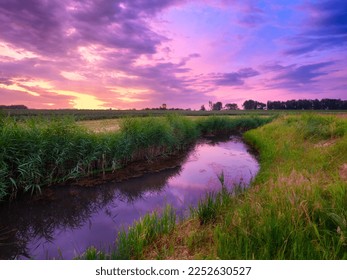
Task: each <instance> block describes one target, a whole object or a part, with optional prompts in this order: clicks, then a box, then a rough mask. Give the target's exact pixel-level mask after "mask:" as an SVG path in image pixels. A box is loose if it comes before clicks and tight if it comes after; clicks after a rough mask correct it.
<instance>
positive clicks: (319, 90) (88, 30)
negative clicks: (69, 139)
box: [0, 0, 347, 109]
mask: <svg viewBox="0 0 347 280" xmlns="http://www.w3.org/2000/svg"><path fill="white" fill-rule="evenodd" d="M274 2H278V3H280V4H278V3H276V4H275V3H274ZM346 65H347V1H346V0H329V1H305V0H301V1H299V0H287V1H270V0H267V1H265V0H264V1H255V0H254V1H253V0H220V1H217V0H204V1H194V0H192V1H188V0H124V1H118V0H93V1H92V0H0V104H6V105H10V104H24V105H27V106H28V107H30V108H119V109H127V108H137V109H140V108H145V107H158V106H160V105H161V104H162V103H166V104H167V105H168V107H170V108H171V107H182V108H188V107H190V108H192V109H199V108H200V106H201V105H202V104H205V105H207V103H208V101H209V100H211V101H213V102H217V101H222V102H223V104H225V103H238V104H239V105H241V104H242V103H243V101H245V100H246V99H255V100H258V101H263V102H264V101H267V100H288V99H299V98H318V99H321V98H341V99H347V91H346V89H347V70H346Z"/></svg>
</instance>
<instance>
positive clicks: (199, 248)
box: [147, 114, 347, 260]
mask: <svg viewBox="0 0 347 280" xmlns="http://www.w3.org/2000/svg"><path fill="white" fill-rule="evenodd" d="M244 137H245V139H246V140H247V141H248V142H249V143H250V144H251V145H253V146H254V147H256V148H257V149H258V150H259V153H260V163H261V169H260V172H259V174H258V175H257V177H256V178H255V181H254V182H253V184H252V187H251V188H249V189H247V190H245V191H238V192H233V193H226V192H225V190H223V189H222V191H221V192H220V193H216V194H213V195H211V194H209V195H208V196H207V197H206V199H205V200H203V201H202V202H201V203H200V204H199V205H198V207H197V209H195V211H193V212H192V217H191V218H190V219H189V220H188V221H187V222H184V223H183V224H179V225H177V226H176V228H175V230H174V231H173V232H172V233H171V234H170V235H169V236H168V237H163V238H161V239H159V240H158V241H157V242H156V243H155V244H156V246H152V248H153V250H152V251H154V252H151V254H148V255H147V257H148V258H164V259H165V258H175V259H182V258H191V259H196V258H198V259H326V260H329V259H347V182H346V180H345V179H343V176H341V174H340V172H341V166H342V165H343V164H346V163H347V162H346V159H347V129H346V120H340V119H337V118H334V117H321V116H315V115H311V114H309V115H302V116H294V117H281V118H279V119H277V120H275V121H274V122H272V123H270V124H267V125H265V126H262V127H260V128H258V129H255V130H251V131H248V132H246V133H245V135H244ZM325 144H327V145H325ZM189 225H190V226H189ZM161 247H165V248H168V247H170V248H176V249H175V250H171V251H165V250H162V249H161ZM163 252H164V253H163Z"/></svg>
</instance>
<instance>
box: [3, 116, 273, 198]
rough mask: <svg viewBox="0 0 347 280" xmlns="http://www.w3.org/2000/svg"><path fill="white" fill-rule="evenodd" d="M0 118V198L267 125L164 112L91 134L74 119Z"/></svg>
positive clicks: (257, 120)
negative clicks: (215, 134) (210, 133)
mask: <svg viewBox="0 0 347 280" xmlns="http://www.w3.org/2000/svg"><path fill="white" fill-rule="evenodd" d="M0 120H1V121H0V146H1V150H0V175H1V176H0V200H3V199H5V198H14V197H15V196H16V195H17V193H18V192H30V193H32V194H33V193H35V192H40V191H41V188H42V187H44V186H48V185H52V184H55V183H59V182H65V181H67V180H72V179H78V178H80V177H82V176H88V175H91V174H94V173H96V172H106V171H111V170H115V169H117V168H119V167H121V166H124V165H126V164H127V163H128V162H131V161H135V160H146V159H147V160H150V159H152V158H154V157H158V156H162V155H169V154H172V153H176V152H178V151H181V150H184V149H186V148H187V146H189V145H190V144H192V143H193V142H194V141H195V140H196V139H197V138H198V137H199V135H201V134H205V133H206V132H208V131H215V132H216V131H219V132H221V133H226V132H228V133H230V132H232V131H236V130H240V131H242V130H245V129H248V128H252V127H254V126H258V125H261V124H263V123H265V122H267V121H269V119H268V118H259V117H252V118H247V120H243V119H242V118H235V119H234V118H228V117H225V118H221V117H211V120H210V118H205V119H204V120H202V121H200V120H198V121H197V122H196V121H193V120H190V119H188V118H185V117H182V116H179V115H174V114H168V115H167V116H166V117H156V118H154V117H149V118H125V119H124V120H123V121H122V122H121V128H120V131H118V132H104V133H92V132H88V131H87V130H86V129H83V128H81V127H80V126H78V125H77V123H76V122H75V121H74V119H73V118H55V117H52V118H50V119H45V118H31V119H30V118H29V119H26V120H25V121H21V122H18V121H15V120H14V119H12V118H9V117H2V118H0ZM223 130H225V131H223Z"/></svg>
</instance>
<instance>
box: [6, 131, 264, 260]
mask: <svg viewBox="0 0 347 280" xmlns="http://www.w3.org/2000/svg"><path fill="white" fill-rule="evenodd" d="M178 165H179V166H180V167H176V168H170V169H167V170H164V171H160V172H153V173H150V174H146V175H144V176H141V177H138V178H133V179H129V180H127V181H124V182H120V183H114V182H110V183H107V184H103V185H102V186H97V187H90V188H81V187H59V188H53V193H52V195H51V196H49V197H44V198H43V199H41V200H39V199H37V200H31V201H15V202H12V203H10V204H8V205H2V206H1V207H0V258H1V259H13V258H22V259H23V258H24V259H25V258H34V259H51V258H64V259H71V258H73V257H74V256H76V255H78V254H81V253H83V252H84V250H85V249H86V248H87V247H89V246H91V245H93V246H96V247H99V248H108V247H107V246H109V245H110V244H112V243H114V241H115V238H116V236H117V232H118V231H119V230H120V229H122V228H123V227H127V226H128V225H130V224H132V223H133V221H134V220H136V219H138V218H139V217H141V216H143V215H144V214H146V213H148V212H152V211H154V210H158V211H160V210H161V209H163V208H164V207H165V205H166V204H168V203H169V204H171V205H172V206H173V207H174V208H175V209H177V212H178V214H179V215H181V216H184V215H186V214H187V213H188V211H189V207H190V206H194V205H196V204H197V202H198V201H199V199H200V198H202V197H204V195H205V194H206V192H208V191H211V190H218V189H220V187H221V186H220V183H219V181H218V178H217V175H219V174H221V172H223V173H224V177H225V182H226V185H227V186H230V187H232V186H234V185H235V184H240V183H241V184H244V185H248V184H249V182H250V180H251V179H252V178H253V177H254V176H255V174H256V173H257V171H258V163H257V161H256V160H255V158H254V157H253V156H252V155H251V154H250V153H249V152H248V150H247V146H246V145H245V144H244V143H243V142H242V141H241V140H240V138H238V137H232V138H230V139H227V140H224V141H215V140H203V141H201V142H200V143H199V144H197V145H196V147H195V148H194V149H193V150H192V151H191V152H189V154H188V155H187V156H186V157H185V158H183V159H181V162H180V163H179V164H178Z"/></svg>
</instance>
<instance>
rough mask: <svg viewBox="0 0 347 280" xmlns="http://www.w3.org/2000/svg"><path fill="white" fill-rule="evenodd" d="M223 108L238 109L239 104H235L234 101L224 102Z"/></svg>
mask: <svg viewBox="0 0 347 280" xmlns="http://www.w3.org/2000/svg"><path fill="white" fill-rule="evenodd" d="M224 108H225V109H226V110H239V106H237V104H236V103H227V104H225V106H224Z"/></svg>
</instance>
